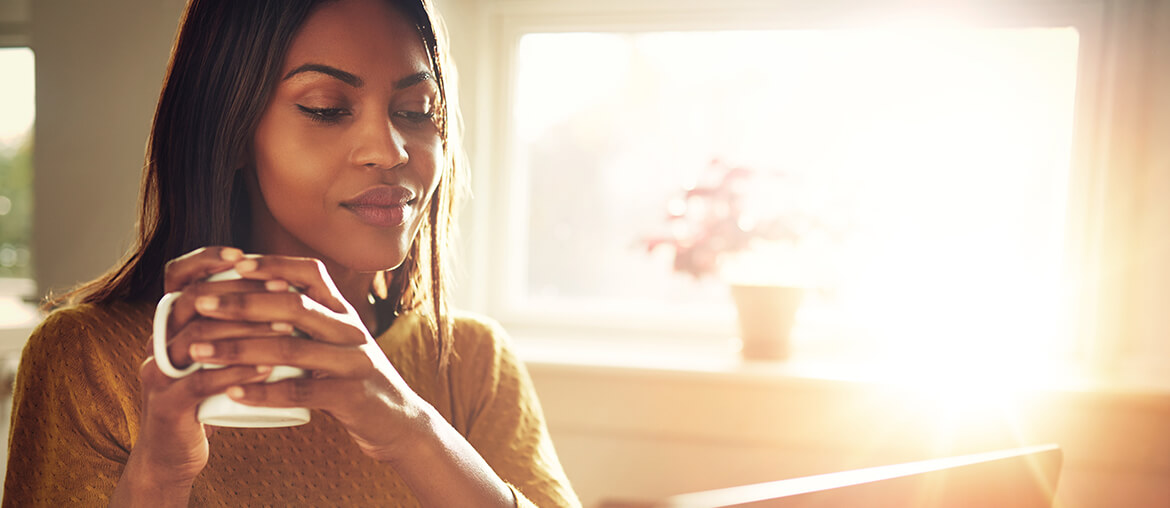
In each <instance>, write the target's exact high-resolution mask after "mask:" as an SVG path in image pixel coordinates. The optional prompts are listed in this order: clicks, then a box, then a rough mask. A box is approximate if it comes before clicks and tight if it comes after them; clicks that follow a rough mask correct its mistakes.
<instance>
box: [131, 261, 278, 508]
mask: <svg viewBox="0 0 1170 508" xmlns="http://www.w3.org/2000/svg"><path fill="white" fill-rule="evenodd" d="M241 262H244V263H247V260H245V259H244V255H243V253H242V252H240V250H239V249H234V248H225V247H209V248H203V249H199V250H196V251H194V252H191V253H190V254H187V255H185V256H183V257H181V258H177V259H175V260H173V261H171V262H170V263H168V264H167V268H166V279H165V290H166V291H167V292H173V291H183V294H182V296H180V297H179V298H178V299H176V301H175V303H174V305H173V306H172V313H171V317H170V319H169V320H168V326H167V332H168V337H169V341H168V343H169V349H170V350H171V351H172V353H171V361H172V362H173V363H176V364H180V365H187V364H190V363H191V359H190V357H189V356H188V355H187V354H186V349H187V347H186V346H184V344H186V343H190V342H192V341H199V342H208V341H215V340H223V339H225V338H238V337H246V336H273V335H278V334H284V333H285V332H283V331H279V330H274V329H273V327H272V326H270V325H267V324H263V323H231V322H215V321H212V320H206V319H201V318H200V317H199V316H198V314H196V313H195V311H194V307H193V302H194V301H195V299H197V298H198V297H199V296H201V295H207V294H222V293H225V292H232V291H241V290H248V289H250V290H253V291H264V288H263V284H262V283H258V282H255V281H225V282H213V283H205V282H202V281H203V279H204V278H206V277H207V276H209V275H211V274H213V273H217V272H221V271H224V270H227V269H229V268H233V267H235V266H236V265H237V264H238V263H241ZM270 371H271V367H270V366H268V365H237V366H232V367H230V368H225V369H201V370H199V371H196V372H194V373H192V374H191V375H188V376H186V377H183V378H180V379H173V378H171V377H168V376H167V375H165V374H163V372H162V371H161V370H159V368H158V365H157V364H156V363H155V360H154V358H153V357H151V358H148V359H147V360H146V361H145V362H143V364H142V367H141V368H140V369H139V379H140V383H141V387H142V413H141V414H142V416H141V427H140V430H139V433H138V438H137V441H136V442H135V444H134V449H133V450H131V453H130V458H129V460H128V461H127V464H126V469H125V470H124V471H123V474H122V478H121V479H120V480H119V482H118V487H117V489H116V491H115V497H114V503H112V504H114V505H116V506H121V505H129V504H133V503H130V502H131V501H138V502H142V501H143V500H151V503H152V504H155V505H157V506H162V505H165V504H169V503H170V502H171V501H172V500H174V503H175V504H177V505H182V506H186V501H185V499H186V497H187V496H188V495H189V494H190V485H191V482H193V481H194V479H195V477H196V476H197V475H198V474H199V472H200V471H202V470H203V467H204V466H205V465H206V464H207V458H208V442H207V436H208V435H209V434H210V433H211V428H210V427H207V428H205V427H204V426H203V425H202V424H201V423H199V421H198V419H197V418H196V410H197V408H198V407H199V403H200V402H202V401H203V400H204V399H206V398H207V397H209V396H211V395H216V394H219V393H224V392H225V391H226V390H227V389H228V388H230V387H232V386H238V385H240V384H246V383H254V382H258V381H261V380H263V379H265V378H266V377H267V376H268V374H269V372H270Z"/></svg>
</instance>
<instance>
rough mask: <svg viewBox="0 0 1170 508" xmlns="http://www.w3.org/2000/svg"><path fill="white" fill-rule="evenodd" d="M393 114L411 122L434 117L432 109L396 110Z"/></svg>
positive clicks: (427, 120)
mask: <svg viewBox="0 0 1170 508" xmlns="http://www.w3.org/2000/svg"><path fill="white" fill-rule="evenodd" d="M394 116H397V117H399V118H402V119H403V120H406V121H408V122H411V123H424V122H429V121H431V119H433V118H434V117H435V112H434V111H397V112H395V113H394Z"/></svg>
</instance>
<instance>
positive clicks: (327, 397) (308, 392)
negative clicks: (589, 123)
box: [227, 378, 368, 412]
mask: <svg viewBox="0 0 1170 508" xmlns="http://www.w3.org/2000/svg"><path fill="white" fill-rule="evenodd" d="M363 384H364V382H363V381H362V380H360V379H341V378H322V379H314V378H296V379H286V380H284V381H277V382H275V383H251V384H241V385H238V386H233V387H231V388H230V389H228V391H227V395H228V397H231V398H232V399H233V400H236V401H237V402H240V403H243V404H247V405H249V406H263V407H307V408H313V409H322V410H325V411H330V412H335V411H337V410H339V409H341V408H356V407H358V406H359V405H360V404H362V403H363V402H364V401H365V400H366V399H368V395H367V394H366V391H367V390H366V389H365V387H364V386H363Z"/></svg>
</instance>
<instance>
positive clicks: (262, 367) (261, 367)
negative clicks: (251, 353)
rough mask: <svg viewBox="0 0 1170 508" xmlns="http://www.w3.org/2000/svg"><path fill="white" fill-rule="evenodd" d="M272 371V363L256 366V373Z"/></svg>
mask: <svg viewBox="0 0 1170 508" xmlns="http://www.w3.org/2000/svg"><path fill="white" fill-rule="evenodd" d="M270 372H272V366H271V365H257V366H256V373H257V374H268V373H270Z"/></svg>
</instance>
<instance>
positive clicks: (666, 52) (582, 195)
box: [472, 6, 1097, 363]
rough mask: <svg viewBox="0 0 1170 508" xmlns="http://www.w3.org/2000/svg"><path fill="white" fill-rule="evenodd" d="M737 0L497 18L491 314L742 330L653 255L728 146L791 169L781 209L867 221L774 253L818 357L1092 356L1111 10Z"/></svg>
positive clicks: (760, 162) (673, 330)
mask: <svg viewBox="0 0 1170 508" xmlns="http://www.w3.org/2000/svg"><path fill="white" fill-rule="evenodd" d="M1050 7H1051V6H1050ZM778 9H779V8H778ZM552 10H555V9H552ZM715 10H717V9H715ZM732 10H733V9H730V8H729V9H728V10H726V11H719V12H715V13H714V14H712V15H709V16H708V15H707V14H711V13H709V12H701V13H700V12H695V13H685V12H684V13H682V14H679V13H677V12H673V11H672V14H673V15H672V16H659V17H657V18H656V17H654V16H648V15H644V14H643V13H641V12H638V13H630V12H625V11H622V12H615V13H613V16H611V17H606V16H604V15H601V14H598V15H597V16H596V18H588V19H589V20H588V21H576V20H572V19H570V17H569V16H567V15H566V16H565V17H563V18H562V17H558V16H557V14H556V13H535V14H534V13H526V14H531V17H530V18H525V17H518V20H517V19H515V18H513V19H510V18H508V17H507V15H506V14H507V13H501V14H500V21H498V24H497V25H495V26H494V30H495V34H496V36H497V37H499V40H501V41H503V42H504V44H502V45H501V48H504V49H503V50H502V51H503V55H504V56H502V57H500V58H499V60H498V61H489V62H488V64H496V65H491V67H492V69H493V70H492V71H489V73H490V72H495V73H498V74H495V75H494V76H495V79H493V80H492V83H495V84H497V85H499V87H498V88H499V89H498V90H495V91H494V93H495V95H490V94H489V95H484V97H493V98H494V99H496V100H494V101H491V103H490V105H487V106H482V105H481V106H480V108H479V109H477V110H476V111H478V112H480V113H481V114H483V115H485V116H488V117H492V116H498V117H500V118H502V119H503V120H491V121H485V120H481V123H480V124H478V126H479V129H478V130H477V129H476V128H475V127H474V125H473V130H472V138H474V139H477V140H479V146H480V148H479V149H478V152H477V153H473V155H478V157H477V160H476V167H477V170H479V167H481V166H484V165H488V166H490V173H489V174H490V181H491V182H490V183H488V184H484V183H482V179H483V178H484V174H483V173H482V172H481V173H480V174H479V178H480V179H481V180H480V183H478V185H480V187H479V191H478V192H477V200H484V199H485V196H487V197H486V200H487V201H489V202H490V204H489V205H482V204H481V205H479V206H480V207H481V208H479V211H478V212H476V213H477V214H478V213H479V212H484V213H486V214H488V215H489V216H490V217H491V219H490V220H489V222H488V223H487V229H488V230H489V231H490V232H489V233H481V232H476V233H475V235H478V237H479V238H480V242H479V243H475V245H478V246H487V245H492V248H494V250H493V251H492V252H493V256H494V257H492V258H491V259H493V260H494V262H489V263H488V264H489V265H491V266H502V267H503V269H502V270H499V272H498V273H493V274H492V275H491V276H486V277H485V276H483V275H482V272H484V271H487V270H484V269H481V270H478V271H479V272H480V279H479V283H480V284H481V285H482V286H483V287H487V288H489V289H487V290H485V291H484V292H483V294H482V295H481V296H480V299H479V301H480V302H483V303H482V305H481V307H482V308H484V310H486V311H488V312H489V313H491V314H492V315H494V316H498V317H499V318H500V319H501V320H502V321H504V324H505V325H506V326H508V327H509V328H510V329H512V330H514V331H518V334H520V335H523V334H524V333H525V330H528V329H531V330H537V331H538V333H542V334H546V332H547V331H548V330H550V329H552V328H557V329H562V330H567V329H576V330H581V329H592V330H595V331H597V330H601V331H603V333H594V334H593V335H595V336H599V337H603V336H614V335H617V336H620V337H623V338H624V337H628V336H630V335H634V334H639V333H641V334H645V333H648V332H649V333H654V334H657V335H660V336H661V335H665V336H668V337H673V338H691V339H694V340H696V341H700V342H702V341H706V342H708V343H724V342H730V341H733V340H734V339H732V337H734V335H735V326H734V310H733V307H732V304H731V301H730V297H729V295H728V290H727V287H726V283H725V282H724V281H721V280H718V279H704V280H694V279H691V278H690V277H687V276H685V275H683V274H679V273H674V272H673V271H672V270H671V253H670V252H669V251H668V250H659V251H655V252H652V253H647V251H646V248H645V239H646V238H647V237H648V236H650V235H652V234H654V233H655V232H656V231H658V230H660V229H661V228H662V227H663V224H664V217H665V214H666V210H667V207H668V205H669V203H670V201H671V198H672V196H674V195H677V193H678V192H679V190H680V189H681V188H683V187H684V186H686V185H688V184H690V183H693V182H694V181H695V180H696V179H697V178H699V177H700V176H701V173H702V172H703V171H704V170H705V169H706V168H707V167H708V166H709V165H710V164H711V162H712V161H713V160H717V161H719V163H721V164H727V165H736V166H745V167H752V168H756V169H761V170H765V171H769V172H773V173H775V174H779V175H783V178H784V181H785V182H787V185H786V186H782V187H780V191H779V192H780V194H779V195H776V197H775V200H776V201H780V202H799V203H800V204H801V206H800V207H799V208H801V209H802V210H805V211H806V212H807V211H808V210H810V209H811V210H813V211H815V212H816V213H817V214H819V215H818V216H819V217H820V218H821V219H824V221H823V222H829V223H833V224H840V225H846V226H847V227H846V228H844V229H845V230H847V232H846V233H845V234H843V235H837V236H835V237H834V238H835V240H834V241H833V242H823V241H822V242H803V243H802V244H800V245H799V246H797V247H780V248H773V249H772V250H770V251H769V253H768V254H767V256H763V259H766V260H768V262H767V263H764V265H767V266H770V267H772V268H777V267H779V268H780V269H781V270H780V273H776V274H770V275H769V276H768V277H767V278H768V279H776V278H780V279H784V278H791V274H792V273H796V274H798V275H800V276H801V277H803V278H804V281H803V282H805V283H808V284H809V285H810V286H811V287H813V288H814V290H813V291H811V292H809V293H808V295H807V296H806V301H805V304H804V305H803V306H802V308H801V311H800V314H799V317H798V322H797V329H796V335H797V336H796V337H795V339H796V342H797V348H798V352H800V353H801V354H821V355H828V356H832V357H834V358H836V359H842V358H843V357H844V356H854V357H856V359H858V360H859V361H862V362H868V361H873V360H874V359H875V358H890V359H906V358H907V356H912V357H913V358H926V357H931V358H949V359H956V360H970V359H971V358H972V356H973V355H979V356H980V357H981V358H982V357H986V358H987V359H997V360H1003V359H1005V358H1006V357H1008V356H1010V357H1011V359H1014V360H1017V361H1019V362H1021V363H1030V362H1034V361H1035V360H1038V359H1044V360H1047V359H1068V358H1069V357H1072V356H1075V355H1077V354H1080V353H1081V352H1082V349H1081V348H1082V346H1083V342H1082V340H1083V338H1084V337H1083V336H1082V333H1083V331H1084V327H1082V326H1081V325H1082V324H1083V323H1082V321H1081V320H1083V319H1085V317H1084V315H1083V312H1082V311H1083V305H1084V302H1082V301H1081V300H1080V299H1079V298H1078V297H1076V296H1074V295H1076V294H1078V293H1082V292H1083V288H1082V287H1081V286H1080V284H1083V279H1084V278H1085V277H1086V276H1085V275H1084V270H1083V268H1084V267H1083V266H1082V265H1083V264H1084V263H1085V254H1084V251H1085V249H1086V243H1087V240H1086V238H1087V237H1088V236H1089V235H1090V233H1087V232H1086V231H1090V230H1092V228H1093V227H1095V224H1094V223H1093V222H1092V219H1091V217H1089V216H1090V215H1091V212H1087V211H1086V210H1087V209H1088V205H1087V203H1088V201H1090V200H1091V198H1088V197H1086V195H1087V194H1091V193H1092V192H1093V191H1092V190H1091V189H1090V187H1091V181H1092V179H1093V177H1092V176H1090V175H1089V172H1088V171H1087V170H1086V168H1085V166H1086V163H1085V160H1086V159H1088V158H1089V157H1088V156H1087V152H1086V147H1085V144H1084V143H1078V140H1082V141H1083V139H1084V136H1085V127H1084V126H1085V125H1089V124H1090V123H1089V122H1091V118H1090V117H1091V114H1092V111H1091V108H1088V107H1087V106H1086V104H1087V103H1089V102H1091V101H1087V100H1085V97H1086V96H1089V95H1091V94H1090V92H1091V90H1089V89H1090V88H1092V86H1093V85H1092V83H1091V82H1088V81H1086V80H1085V79H1084V75H1085V74H1086V73H1091V72H1092V71H1093V70H1094V69H1095V68H1096V67H1095V66H1096V65H1097V64H1096V62H1095V60H1094V59H1093V58H1091V57H1092V56H1093V55H1094V53H1093V44H1094V42H1093V41H1096V40H1097V39H1095V38H1094V37H1096V33H1095V32H1094V29H1093V26H1092V23H1089V22H1086V21H1085V20H1086V19H1090V20H1091V19H1093V18H1092V14H1091V13H1090V14H1088V15H1086V14H1085V13H1084V12H1081V13H1071V11H1070V12H1058V11H1059V9H1053V10H1051V11H1048V12H1039V11H1037V12H1032V13H1030V14H1027V15H1024V14H1021V13H1012V14H1003V15H995V14H994V13H981V14H980V15H978V16H975V15H973V16H971V17H970V19H971V20H974V21H972V22H971V23H961V22H954V21H953V20H941V21H940V20H939V19H941V18H939V19H934V20H924V19H916V20H914V21H911V22H890V21H889V20H884V21H882V20H875V21H874V22H872V23H867V22H863V21H864V20H862V21H859V18H863V17H864V16H852V15H842V16H840V17H841V19H846V18H847V19H848V20H847V21H826V19H825V17H824V16H820V17H818V16H813V17H811V18H810V17H808V16H805V15H804V14H800V13H797V14H794V15H792V16H786V15H785V14H783V13H777V12H772V11H768V13H767V15H766V16H764V15H762V16H754V14H753V13H750V12H749V13H744V12H735V13H732V12H731V11H732ZM846 10H847V9H846ZM855 10H857V9H855ZM860 10H864V9H860ZM1074 10H1075V9H1074ZM769 16H770V17H769ZM802 16H803V17H802ZM827 17H829V18H832V17H833V15H831V14H830V15H827ZM599 20H603V21H599ZM769 20H772V21H769ZM776 20H782V21H776ZM805 21H807V23H806V22H805ZM1085 25H1089V26H1088V29H1089V37H1088V41H1089V43H1088V45H1086V32H1085V30H1084V29H1085ZM1086 55H1089V56H1090V58H1086ZM480 65H481V66H482V65H484V62H480ZM1086 83H1088V86H1086ZM489 125H490V127H488V126H489ZM485 130H491V131H492V132H491V133H487V134H485ZM485 146H490V147H491V148H490V149H487V148H483V147H485ZM485 153H487V154H488V155H484V154H485ZM499 196H503V197H499ZM483 224H484V223H483V222H479V221H477V222H476V227H483ZM475 235H473V236H475ZM488 236H490V241H489V240H487V239H485V238H487V237H488ZM485 250H486V249H485ZM756 257H757V258H760V257H761V256H760V255H757V256H756ZM480 266H484V265H483V264H481V265H480ZM754 273H757V274H758V273H760V272H759V271H758V270H757V271H754ZM550 327H552V328H550ZM614 332H616V333H614ZM1007 353H1010V355H1009V354H1007ZM913 358H912V359H913Z"/></svg>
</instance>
